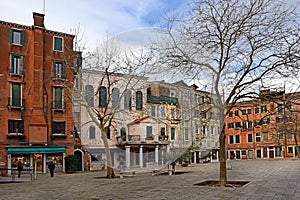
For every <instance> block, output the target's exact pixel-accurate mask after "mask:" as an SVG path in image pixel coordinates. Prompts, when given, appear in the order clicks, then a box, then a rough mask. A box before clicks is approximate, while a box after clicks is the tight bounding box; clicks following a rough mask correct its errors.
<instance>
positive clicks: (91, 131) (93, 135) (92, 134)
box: [89, 126, 96, 139]
mask: <svg viewBox="0 0 300 200" xmlns="http://www.w3.org/2000/svg"><path fill="white" fill-rule="evenodd" d="M89 139H96V131H95V127H94V126H90V128H89Z"/></svg>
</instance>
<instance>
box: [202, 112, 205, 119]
mask: <svg viewBox="0 0 300 200" xmlns="http://www.w3.org/2000/svg"><path fill="white" fill-rule="evenodd" d="M201 118H202V119H206V111H202V112H201Z"/></svg>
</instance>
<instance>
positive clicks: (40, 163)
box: [34, 154, 43, 172]
mask: <svg viewBox="0 0 300 200" xmlns="http://www.w3.org/2000/svg"><path fill="white" fill-rule="evenodd" d="M34 162H35V163H36V171H39V172H42V171H43V155H42V154H34Z"/></svg>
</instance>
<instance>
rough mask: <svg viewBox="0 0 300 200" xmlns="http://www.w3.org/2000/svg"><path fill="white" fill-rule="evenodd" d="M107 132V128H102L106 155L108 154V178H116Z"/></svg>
mask: <svg viewBox="0 0 300 200" xmlns="http://www.w3.org/2000/svg"><path fill="white" fill-rule="evenodd" d="M105 134H106V131H105V128H101V137H102V141H103V143H104V147H105V155H106V165H107V166H106V167H107V171H106V178H115V177H116V175H115V173H114V169H113V168H112V161H111V155H110V149H109V146H108V140H107V137H106V135H105Z"/></svg>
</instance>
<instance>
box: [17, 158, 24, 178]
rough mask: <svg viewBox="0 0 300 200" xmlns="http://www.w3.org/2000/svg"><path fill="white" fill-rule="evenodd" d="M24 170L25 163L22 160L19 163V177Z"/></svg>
mask: <svg viewBox="0 0 300 200" xmlns="http://www.w3.org/2000/svg"><path fill="white" fill-rule="evenodd" d="M22 170H23V163H22V162H21V160H19V161H18V172H19V173H18V177H19V178H20V177H21V172H22Z"/></svg>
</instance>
